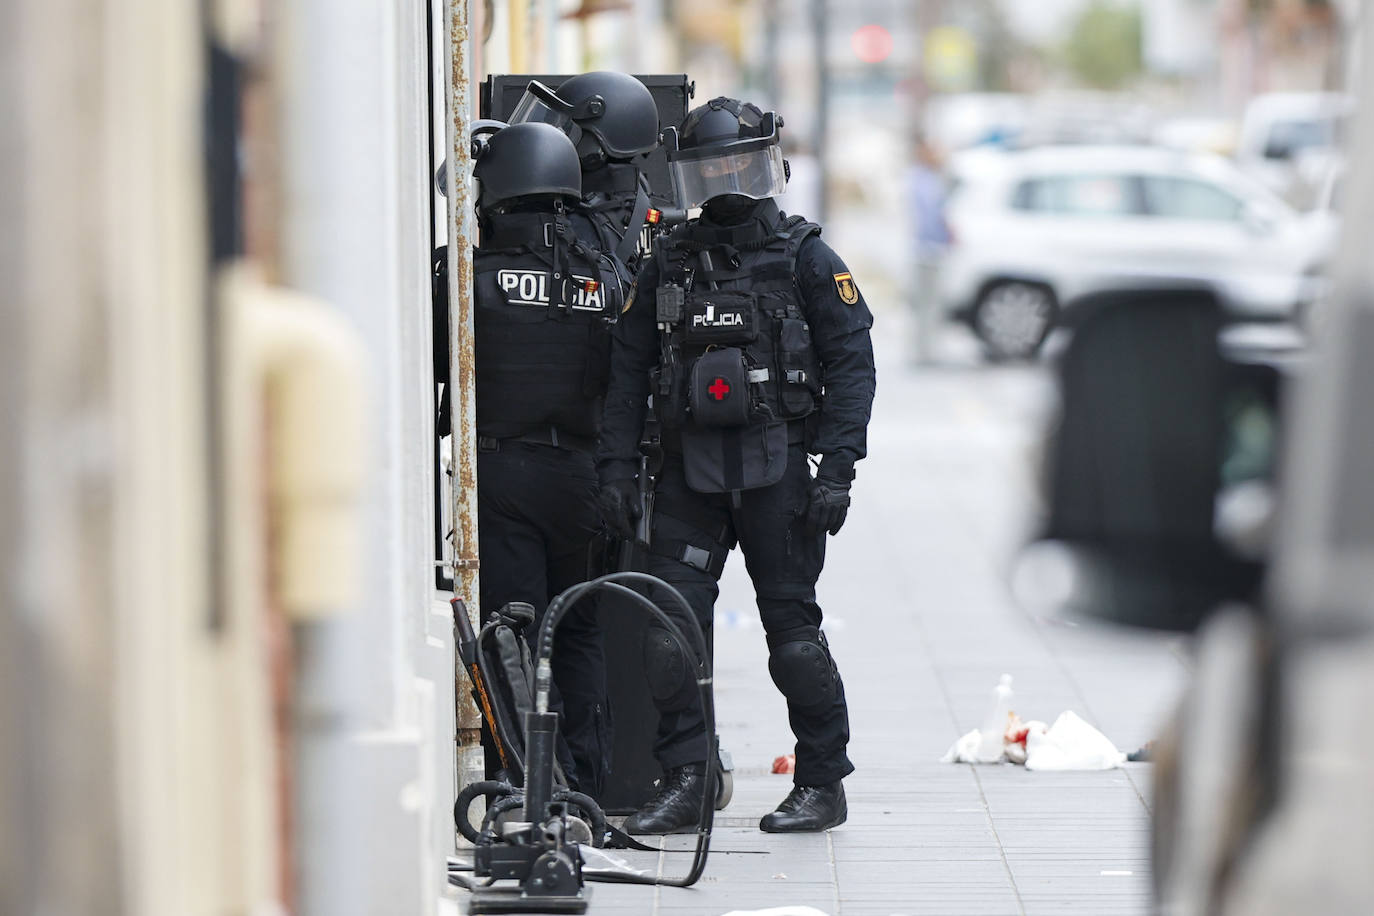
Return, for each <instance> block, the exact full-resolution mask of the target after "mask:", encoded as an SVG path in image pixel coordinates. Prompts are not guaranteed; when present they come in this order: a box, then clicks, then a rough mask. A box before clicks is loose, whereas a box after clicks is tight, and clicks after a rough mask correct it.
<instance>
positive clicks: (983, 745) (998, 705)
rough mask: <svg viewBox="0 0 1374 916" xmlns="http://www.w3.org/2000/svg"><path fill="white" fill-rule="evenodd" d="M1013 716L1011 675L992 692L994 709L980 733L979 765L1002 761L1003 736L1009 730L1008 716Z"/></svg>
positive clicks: (1006, 676)
mask: <svg viewBox="0 0 1374 916" xmlns="http://www.w3.org/2000/svg"><path fill="white" fill-rule="evenodd" d="M1010 714H1011V675H1010V674H1004V675H1002V678H1001V680H999V681H998V682H997V686H996V687H994V688H993V691H992V708H990V709H989V710H988V714H987V717H986V718H984V719H983V727H982V729H980V731H979V741H978V750H977V752H976V753H975V756H976V757H977V758H978V762H979V763H996V762H997V761H999V760H1001V759H1002V736H1003V735H1004V734H1005V733H1006V730H1007V716H1009V715H1010Z"/></svg>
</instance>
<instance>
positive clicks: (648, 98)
mask: <svg viewBox="0 0 1374 916" xmlns="http://www.w3.org/2000/svg"><path fill="white" fill-rule="evenodd" d="M510 121H511V123H512V124H518V123H523V122H527V121H543V122H545V123H547V124H552V125H554V126H555V127H557V128H558V129H559V130H562V131H563V132H564V133H566V134H567V135H568V136H569V137H571V138H572V140H573V142H574V143H576V144H577V151H578V154H579V155H581V156H582V160H583V163H584V164H585V165H587V166H588V167H591V168H595V167H597V166H600V165H603V164H605V162H606V160H607V159H633V158H634V157H635V156H642V155H644V154H645V153H649V152H652V151H653V149H654V147H656V146H658V106H657V105H656V104H654V97H653V94H652V93H651V92H649V88H648V87H647V86H645V85H644V84H643V83H641V82H640V81H639V80H637V79H635V78H634V77H633V76H630V75H629V74H628V73H617V72H616V71H614V70H594V71H592V72H591V73H583V74H581V75H579V76H574V77H572V78H571V79H568V80H565V81H564V82H563V84H562V85H561V86H559V87H558V91H557V92H555V91H554V90H552V89H550V88H549V87H548V86H545V85H544V84H543V83H541V82H539V81H538V80H531V81H530V84H529V87H528V88H526V89H525V94H524V95H523V96H521V98H520V101H519V103H518V104H517V105H516V106H515V111H514V112H513V113H512V114H511V117H510Z"/></svg>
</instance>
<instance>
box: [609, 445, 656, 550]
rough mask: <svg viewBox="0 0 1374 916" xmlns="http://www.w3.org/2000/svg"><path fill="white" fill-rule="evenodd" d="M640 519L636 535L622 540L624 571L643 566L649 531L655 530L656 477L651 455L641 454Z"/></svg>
mask: <svg viewBox="0 0 1374 916" xmlns="http://www.w3.org/2000/svg"><path fill="white" fill-rule="evenodd" d="M636 483H637V484H638V487H639V520H638V521H637V522H636V523H635V536H634V537H633V538H630V539H626V540H623V541H621V542H620V557H619V563H618V565H619V567H620V569H621V570H622V571H626V570H638V569H641V568H642V567H643V559H644V552H645V551H646V550H647V549H648V547H649V536H650V535H649V532H650V531H652V530H653V515H654V477H653V474H651V473H650V472H649V456H648V455H644V454H641V455H640V456H639V477H638V479H637V481H636Z"/></svg>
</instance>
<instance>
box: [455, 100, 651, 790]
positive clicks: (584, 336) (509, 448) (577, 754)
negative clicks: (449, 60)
mask: <svg viewBox="0 0 1374 916" xmlns="http://www.w3.org/2000/svg"><path fill="white" fill-rule="evenodd" d="M478 151H479V155H478V158H477V162H476V165H475V167H474V169H473V177H474V178H475V179H476V180H477V184H478V197H477V214H478V224H479V230H480V237H481V244H480V245H479V246H478V247H476V248H475V249H474V251H473V300H474V306H475V308H474V331H475V338H476V339H475V348H474V359H475V369H476V393H477V436H478V455H477V487H478V496H477V500H478V502H477V506H478V512H477V515H478V519H477V523H478V538H479V545H478V547H479V550H480V555H481V557H482V576H481V591H482V594H481V606H482V615H483V617H484V618H485V617H486V616H487V615H488V614H490V613H491V612H492V611H494V610H497V609H498V608H500V607H501V605H503V604H505V603H507V602H510V601H525V602H528V603H530V604H531V605H533V606H534V608H535V610H536V612H537V613H538V615H539V618H542V615H543V612H544V610H545V608H546V607H547V605H548V602H549V600H550V599H551V598H552V597H553V596H554V595H556V594H558V593H559V592H561V591H563V590H564V589H566V588H567V587H569V586H570V585H573V584H575V583H577V582H581V581H583V580H585V579H586V577H587V561H588V545H589V543H590V542H591V540H592V538H593V537H594V536H595V535H596V534H597V532H598V531H599V530H600V528H601V527H602V520H601V516H600V513H599V511H598V506H597V480H596V471H595V466H594V464H593V453H594V447H595V442H596V435H597V431H598V428H599V426H600V420H601V407H602V401H603V397H604V393H605V390H606V384H607V373H608V368H609V355H610V329H611V325H612V323H613V322H614V321H615V319H616V318H617V317H618V315H619V314H620V310H621V307H622V304H623V302H624V301H625V293H626V292H627V290H628V286H629V282H630V281H629V276H628V270H627V268H626V267H625V265H623V264H621V263H619V262H618V261H617V260H616V259H615V257H614V256H613V255H611V254H608V253H606V252H604V251H601V250H599V249H598V248H596V247H595V246H596V244H597V238H598V235H597V233H596V231H595V230H594V228H593V226H592V224H591V219H590V217H589V215H588V214H587V213H585V212H583V211H582V210H581V205H580V199H581V170H580V168H579V165H578V156H577V151H576V148H575V147H574V145H573V143H572V141H571V140H569V139H568V137H567V136H566V135H565V134H563V133H562V132H561V131H559V130H557V129H555V128H554V127H551V126H550V125H548V124H539V123H526V124H518V125H512V126H509V127H505V128H503V129H500V130H498V131H496V132H495V133H494V134H491V136H490V138H489V140H487V141H486V143H485V145H480V144H479V147H478ZM441 292H442V295H441V296H438V297H436V298H437V300H438V301H437V302H436V325H437V324H438V323H439V321H438V320H437V319H438V318H439V315H440V312H441V311H442V313H443V314H444V315H446V313H447V288H446V283H445V284H444V288H443V289H442V291H441ZM444 325H445V331H444V336H445V339H446V337H447V331H446V326H447V322H446V321H445V322H444ZM538 626H539V622H538V619H537V620H536V622H535V623H534V624H533V625H532V626H531V627H530V628H529V629H528V630H527V633H526V635H527V637H528V638H529V640H530V642H531V643H532V642H533V639H534V637H535V635H536V634H537V633H538ZM553 665H554V668H553V675H554V687H555V690H556V693H557V694H558V696H557V702H558V703H559V704H560V705H561V711H562V713H563V723H562V727H561V732H562V734H563V736H564V738H565V742H566V745H567V747H566V748H560V758H561V761H560V762H561V764H562V766H563V769H564V771H565V773H566V775H567V777H568V780H569V783H570V785H572V786H573V787H574V788H577V789H579V790H580V791H583V792H586V793H588V794H591V795H593V796H595V795H596V794H598V793H599V792H600V791H601V789H602V786H603V783H604V780H605V776H606V773H607V770H608V768H609V765H610V754H611V740H610V722H609V720H608V712H607V707H606V663H605V656H604V652H603V649H602V644H601V635H600V630H599V627H598V625H597V622H596V618H595V614H594V612H593V611H592V610H590V609H587V608H585V607H584V608H582V609H581V610H579V609H576V608H575V609H574V610H573V611H572V612H570V613H569V615H568V616H567V617H566V618H564V620H563V622H562V624H561V625H560V627H559V629H558V631H557V633H556V635H555V643H554V658H553ZM569 751H570V754H569Z"/></svg>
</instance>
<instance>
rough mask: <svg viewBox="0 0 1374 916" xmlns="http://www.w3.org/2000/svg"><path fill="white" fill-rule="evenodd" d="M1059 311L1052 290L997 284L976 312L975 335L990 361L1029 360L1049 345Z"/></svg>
mask: <svg viewBox="0 0 1374 916" xmlns="http://www.w3.org/2000/svg"><path fill="white" fill-rule="evenodd" d="M1057 311H1058V306H1056V305H1055V301H1054V294H1053V293H1052V292H1050V290H1049V288H1048V287H1044V286H1041V285H1039V284H1037V283H1023V282H1021V281H1019V280H1008V281H1005V282H1002V283H994V284H993V285H992V286H989V287H988V288H987V289H986V290H984V291H983V295H982V296H981V297H979V299H978V304H977V305H975V306H974V308H973V332H974V333H975V334H977V335H978V339H979V340H981V341H982V342H983V346H984V348H985V349H986V350H987V355H988V358H989V359H993V360H1004V359H1027V358H1029V357H1032V356H1034V355H1035V354H1036V352H1037V351H1038V350H1039V349H1040V345H1041V344H1042V343H1044V342H1045V336H1046V335H1047V334H1049V332H1050V328H1051V327H1052V326H1053V325H1054V317H1055V313H1056V312H1057Z"/></svg>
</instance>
